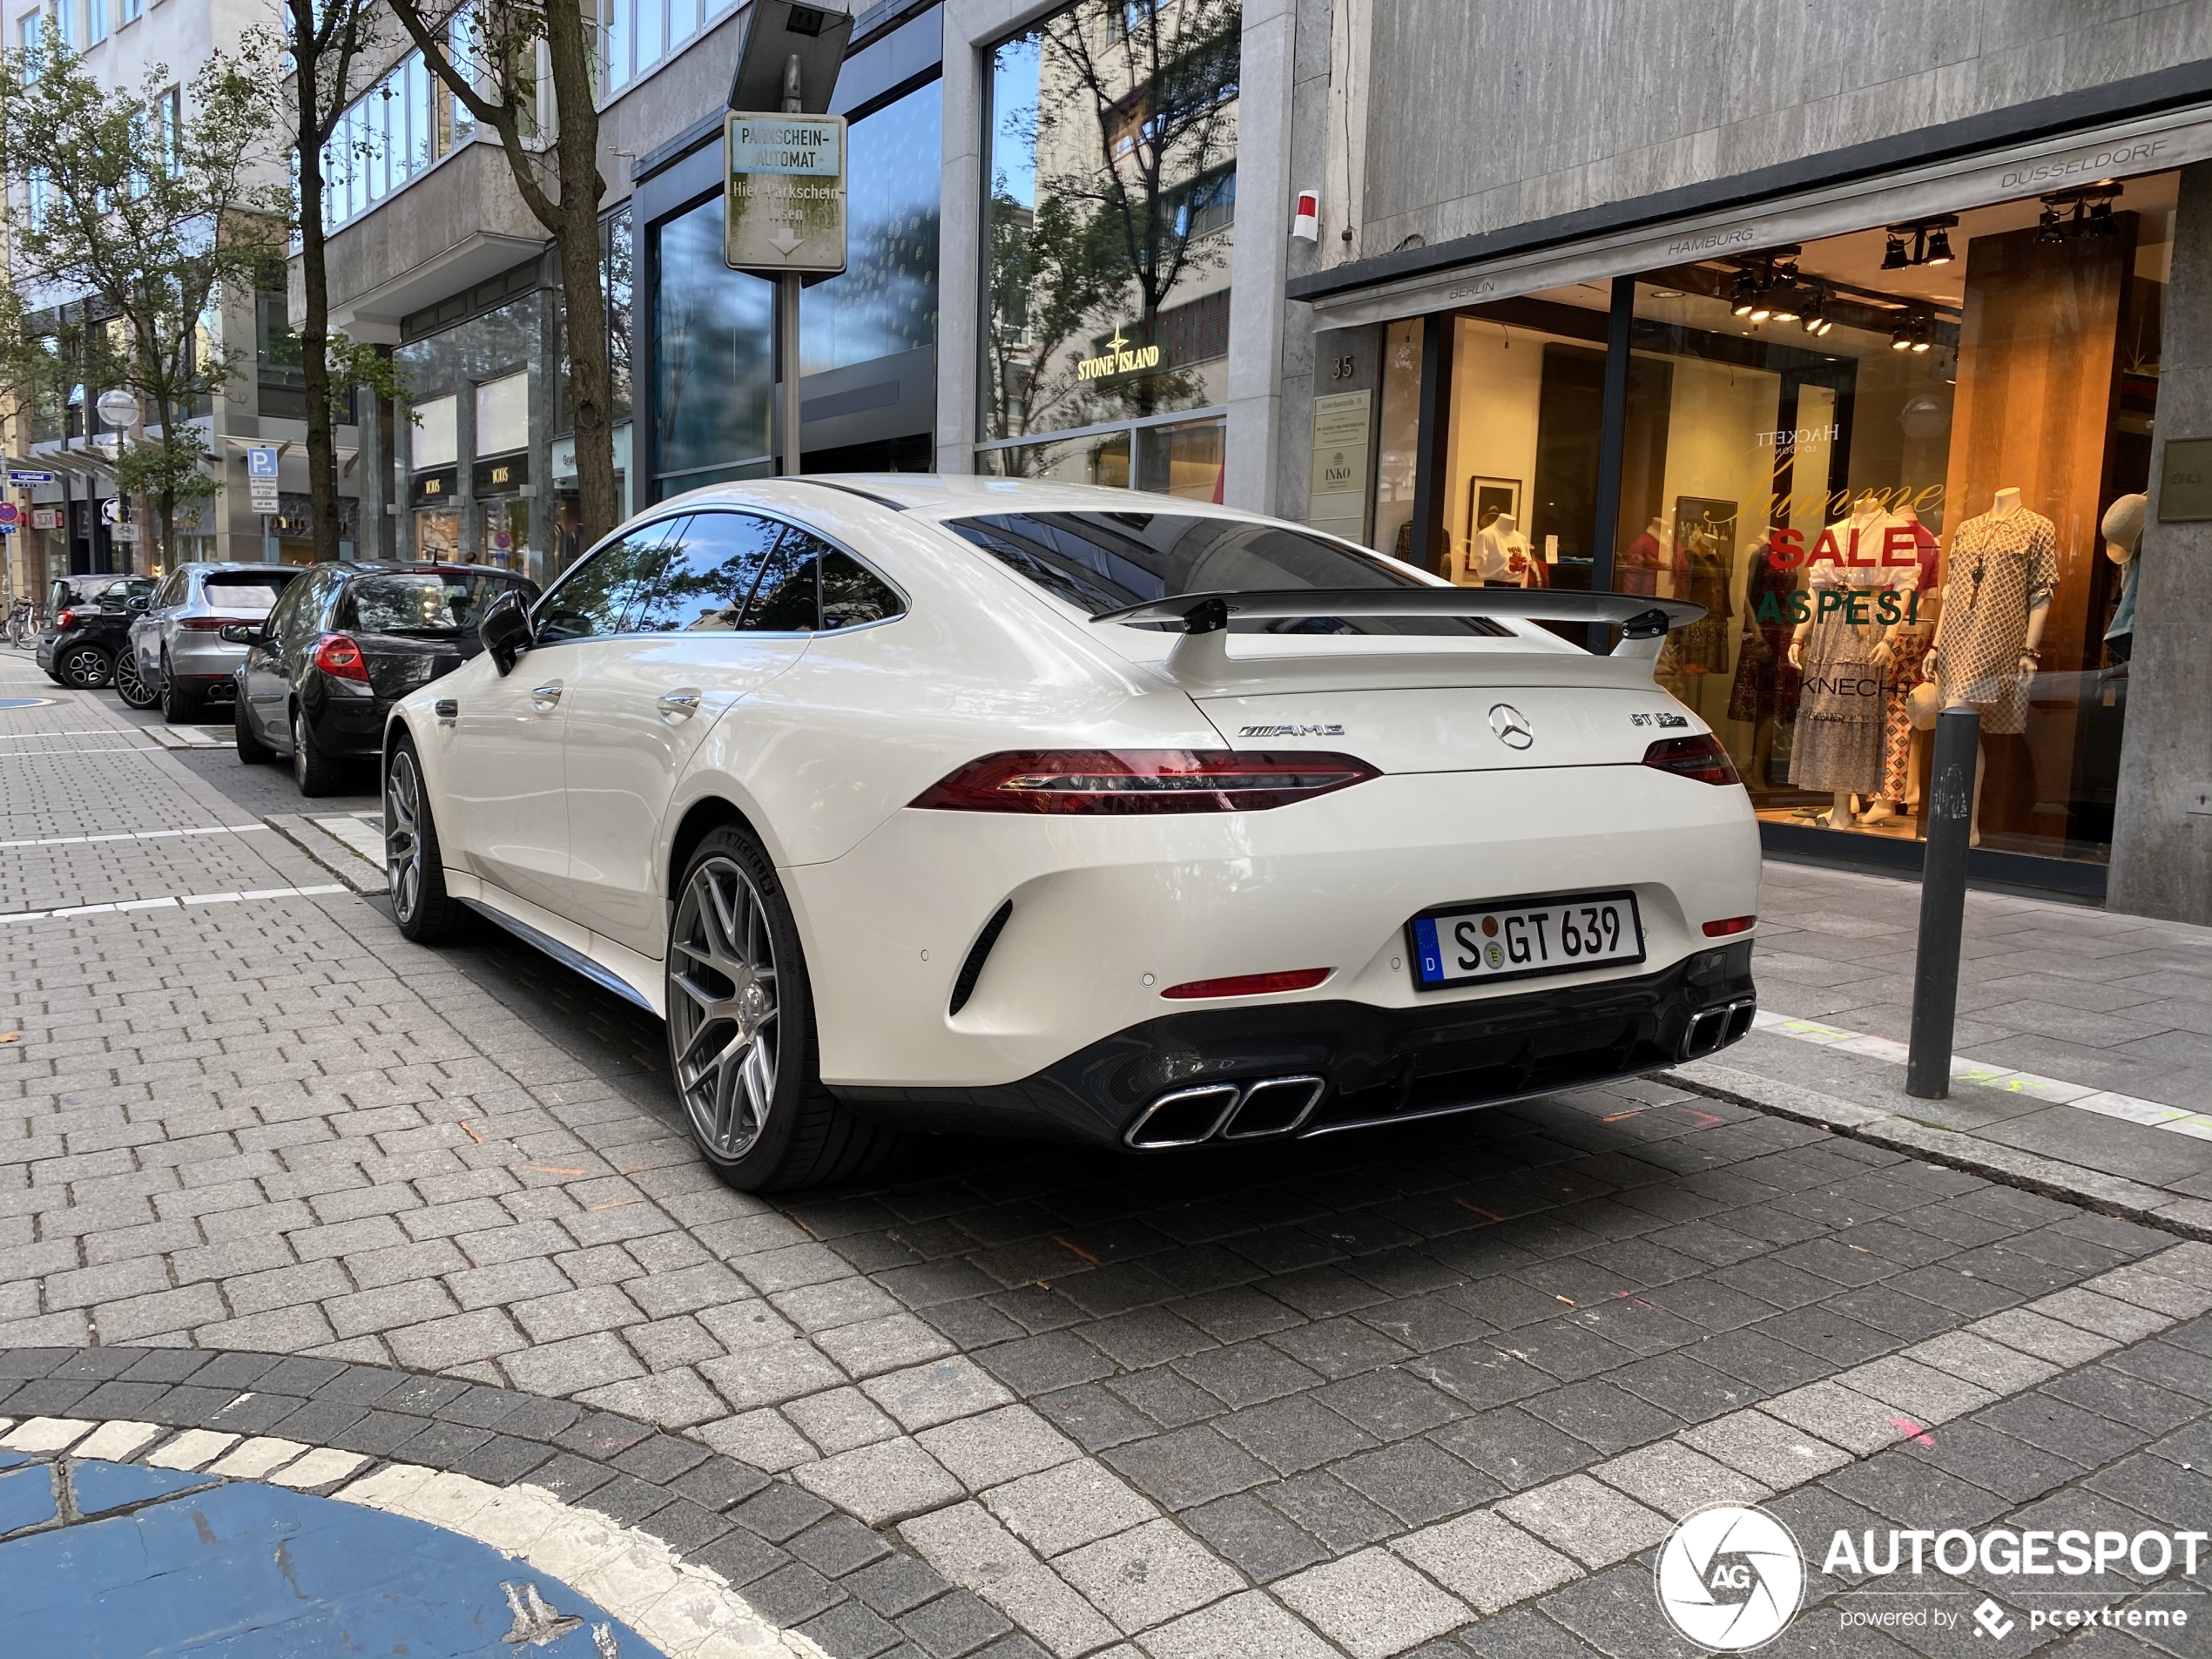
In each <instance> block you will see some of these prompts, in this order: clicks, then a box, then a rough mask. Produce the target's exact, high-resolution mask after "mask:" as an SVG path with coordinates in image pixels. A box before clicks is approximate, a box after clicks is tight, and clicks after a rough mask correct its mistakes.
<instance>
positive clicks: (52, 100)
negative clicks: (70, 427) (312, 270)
mask: <svg viewBox="0 0 2212 1659" xmlns="http://www.w3.org/2000/svg"><path fill="white" fill-rule="evenodd" d="M277 81H278V74H277V68H276V55H275V51H274V49H273V43H272V42H271V41H270V40H269V39H268V37H266V36H265V35H261V34H259V33H255V32H253V31H249V32H248V33H247V34H246V37H243V39H242V40H241V42H240V44H239V47H238V48H237V49H236V50H234V51H216V52H212V53H211V54H209V56H208V57H207V59H206V62H205V63H203V64H201V66H200V68H199V71H198V72H197V73H195V74H194V75H193V76H192V78H191V79H190V80H189V81H188V82H186V83H185V84H184V85H182V86H181V87H177V88H172V85H171V84H170V80H169V72H168V71H167V69H166V68H165V67H164V66H161V65H158V64H157V65H155V66H153V67H152V68H151V69H149V70H148V71H147V72H146V74H145V77H144V78H143V79H142V80H141V82H140V84H138V86H136V87H133V88H125V89H118V90H113V91H109V90H105V89H103V88H102V87H101V86H100V84H98V81H97V80H96V79H95V78H93V77H92V76H91V74H90V73H88V72H87V71H85V69H84V65H83V64H82V63H81V62H80V61H79V60H78V58H77V57H74V56H73V55H72V54H71V53H70V51H68V50H67V49H66V48H65V47H59V46H55V47H51V48H49V47H47V46H45V45H43V44H41V45H36V46H33V47H30V48H29V49H28V50H26V51H16V52H10V53H8V54H6V55H5V56H4V57H0V176H4V178H5V180H6V184H7V186H8V189H9V193H10V197H11V198H12V199H13V200H14V201H15V202H17V203H19V204H21V205H22V206H21V209H20V211H18V212H16V213H15V214H14V215H13V218H14V221H15V222H14V226H13V229H14V234H13V239H12V241H13V246H12V248H11V269H10V282H11V285H12V286H11V288H10V293H9V295H8V299H7V302H6V303H5V305H4V306H0V364H4V374H5V378H6V379H7V380H8V381H10V383H11V384H13V385H15V386H16V387H17V388H19V395H24V396H29V397H31V398H34V399H36V398H40V397H55V396H57V395H58V396H60V397H62V398H66V397H67V396H69V395H71V392H72V391H73V392H74V393H75V395H77V396H78V398H79V399H81V400H82V401H84V403H86V404H87V405H88V406H89V404H90V403H91V401H92V400H93V399H95V398H97V397H98V395H99V393H100V392H102V391H104V390H107V389H109V388H118V387H119V388H124V389H125V390H128V391H130V392H132V394H134V395H136V396H137V398H138V404H139V408H140V410H141V423H140V425H139V427H138V428H137V429H135V430H134V431H133V432H132V434H131V435H129V436H128V437H127V438H125V439H124V440H123V442H122V443H121V446H120V451H119V454H118V475H119V481H123V480H128V481H132V482H125V488H132V487H140V488H144V489H145V490H146V492H147V494H148V495H149V496H150V498H151V500H152V504H153V509H154V514H155V521H156V524H157V527H158V535H159V543H160V549H161V553H162V556H163V558H164V560H165V561H167V560H169V559H171V558H172V556H173V551H174V546H175V529H176V515H177V510H178V509H179V507H180V506H183V505H186V504H189V503H190V502H192V501H194V500H196V499H198V498H199V497H203V496H206V495H208V494H211V493H212V491H213V489H214V483H213V481H212V479H209V478H207V477H206V474H205V472H204V470H203V469H202V465H201V462H202V460H203V457H204V456H205V454H206V434H205V432H204V431H203V430H202V429H201V428H199V427H197V426H195V425H193V424H192V421H193V420H194V417H195V416H197V415H200V414H202V413H203V412H204V411H205V409H206V407H207V406H209V405H210V404H211V402H212V399H214V398H216V397H219V396H220V395H223V394H224V392H225V391H226V389H227V388H229V386H230V383H231V381H232V380H233V376H234V375H235V374H237V373H238V372H239V368H241V366H242V365H243V364H245V363H246V362H247V361H250V358H251V351H250V348H247V347H240V346H239V345H237V344H235V343H233V342H232V341H227V340H226V339H225V338H224V336H223V333H222V330H221V328H220V327H219V325H213V324H212V320H213V319H215V318H216V317H217V316H218V314H219V311H220V309H221V307H222V302H223V297H224V294H225V293H226V290H227V291H229V292H231V293H246V294H250V293H252V292H253V280H254V273H256V271H258V270H259V269H260V267H261V266H263V265H264V264H265V263H266V261H267V260H270V259H271V258H272V257H275V256H278V255H279V254H280V253H281V247H282V240H281V239H282V226H283V225H284V223H285V219H286V218H287V209H288V206H289V202H288V194H289V190H288V186H287V185H286V184H285V183H284V182H283V167H282V161H281V154H280V150H279V149H278V147H277V144H276V142H275V141H274V139H273V120H272V111H271V105H270V89H271V88H273V86H274V85H275V84H277Z"/></svg>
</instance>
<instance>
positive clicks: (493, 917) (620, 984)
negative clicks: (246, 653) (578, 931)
mask: <svg viewBox="0 0 2212 1659" xmlns="http://www.w3.org/2000/svg"><path fill="white" fill-rule="evenodd" d="M461 902H462V903H463V904H465V905H467V906H468V907H469V908H470V909H471V910H473V911H475V913H476V914H478V915H480V916H482V917H483V918H484V919H485V920H486V921H496V922H497V923H498V924H499V925H500V926H501V927H504V928H505V929H506V930H507V931H508V932H509V933H510V934H514V935H515V937H516V938H517V939H519V940H521V941H523V943H524V944H525V945H529V946H531V947H532V948H535V949H537V950H541V951H543V952H544V953H545V954H547V955H548V956H550V957H551V958H552V959H553V960H554V961H556V962H558V963H560V964H561V966H562V967H563V968H568V969H569V970H570V972H572V973H577V974H583V977H584V978H586V979H588V980H590V981H591V982H592V983H593V984H594V985H597V987H598V988H600V989H601V990H604V991H612V992H613V993H614V994H615V995H617V996H618V997H620V998H622V1000H623V1001H625V1002H628V1003H631V1005H633V1006H634V1007H637V1008H643V1009H644V1010H645V1012H646V1013H648V1014H650V1015H653V1016H654V1017H656V1018H658V1017H659V1015H660V1010H659V1009H658V1008H655V1007H654V1006H653V1005H652V1004H651V1002H650V1001H647V1000H646V999H645V995H644V993H643V992H642V991H640V990H638V989H637V987H636V986H634V985H632V984H631V983H630V981H627V980H625V979H624V978H623V977H622V976H621V975H620V974H617V973H616V972H615V971H614V970H613V969H612V968H603V967H601V966H600V965H599V964H598V963H597V962H595V961H592V960H591V959H590V957H589V956H586V955H585V954H583V952H582V951H580V950H577V949H576V948H574V947H572V946H569V945H564V944H563V943H562V942H561V941H559V940H557V939H556V938H554V937H553V936H552V935H551V934H543V933H540V932H539V931H538V930H537V929H536V928H535V927H531V926H530V925H529V923H528V922H526V921H516V920H515V918H514V917H512V916H510V915H508V914H506V913H505V912H503V911H500V910H495V909H494V908H493V907H491V906H490V905H488V904H486V903H485V902H484V901H483V900H481V899H463V900H461Z"/></svg>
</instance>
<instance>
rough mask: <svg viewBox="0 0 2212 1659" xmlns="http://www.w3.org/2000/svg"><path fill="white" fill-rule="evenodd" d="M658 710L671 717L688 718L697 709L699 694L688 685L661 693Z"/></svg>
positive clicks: (695, 712) (696, 711)
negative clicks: (681, 689) (677, 689)
mask: <svg viewBox="0 0 2212 1659" xmlns="http://www.w3.org/2000/svg"><path fill="white" fill-rule="evenodd" d="M660 711H661V712H662V713H663V714H664V715H667V716H669V717H671V718H683V719H688V718H691V716H692V715H694V714H697V713H698V711H699V694H698V692H697V691H691V689H689V688H688V687H687V688H685V690H683V691H668V692H665V693H664V694H663V695H662V697H661V700H660Z"/></svg>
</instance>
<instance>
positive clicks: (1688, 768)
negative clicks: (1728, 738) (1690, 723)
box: [1643, 732, 1743, 784]
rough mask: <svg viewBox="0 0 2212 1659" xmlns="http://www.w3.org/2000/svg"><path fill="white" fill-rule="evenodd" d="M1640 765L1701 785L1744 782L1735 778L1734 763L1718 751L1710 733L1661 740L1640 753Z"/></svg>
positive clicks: (1717, 744)
mask: <svg viewBox="0 0 2212 1659" xmlns="http://www.w3.org/2000/svg"><path fill="white" fill-rule="evenodd" d="M1643 764H1644V765H1647V766H1656V767H1658V768H1659V770H1660V771H1662V772H1673V773H1674V774H1675V775H1676V777H1678V778H1695V779H1697V781H1698V782H1699V783H1701V784H1740V783H1742V782H1743V779H1741V778H1739V777H1737V775H1736V763H1735V762H1734V761H1733V760H1730V759H1729V758H1728V751H1727V750H1725V749H1723V748H1722V747H1721V740H1720V739H1719V738H1716V737H1715V736H1713V735H1712V733H1710V732H1706V733H1704V734H1703V735H1702V736H1699V737H1695V738H1660V739H1659V741H1658V742H1656V743H1655V744H1653V745H1651V746H1650V747H1649V749H1646V750H1645V751H1644V752H1643Z"/></svg>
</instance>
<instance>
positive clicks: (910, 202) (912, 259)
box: [799, 81, 944, 374]
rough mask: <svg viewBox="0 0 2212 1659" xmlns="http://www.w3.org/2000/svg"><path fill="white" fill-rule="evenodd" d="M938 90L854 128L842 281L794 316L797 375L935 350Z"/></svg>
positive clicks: (929, 88) (816, 291)
mask: <svg viewBox="0 0 2212 1659" xmlns="http://www.w3.org/2000/svg"><path fill="white" fill-rule="evenodd" d="M943 114H944V86H943V83H941V82H939V81H931V82H930V83H929V84H927V85H926V86H921V87H917V88H916V89H915V90H914V91H911V92H909V93H907V95H906V96H905V97H904V98H900V99H898V100H897V101H896V102H894V103H892V104H888V105H885V106H884V107H883V108H882V109H880V110H878V111H876V112H875V113H874V114H873V115H871V116H868V117H867V118H866V119H864V120H860V121H855V122H854V123H853V126H852V131H851V135H850V138H849V139H848V141H847V143H848V152H847V156H846V198H845V223H846V249H847V260H846V267H845V273H844V274H843V275H841V276H834V277H832V278H831V279H830V280H828V281H826V282H821V283H817V284H816V285H815V286H814V287H811V288H808V289H807V290H806V293H805V295H804V297H803V298H802V299H801V300H800V301H799V365H800V370H799V372H800V373H801V374H821V373H823V372H824V371H825V370H827V369H833V368H849V367H851V366H852V365H853V364H854V363H864V362H867V361H868V360H869V359H871V358H875V357H888V356H890V355H891V354H893V353H894V352H902V351H913V350H914V349H916V348H917V347H927V346H934V345H935V344H936V343H937V193H938V192H937V185H938V168H937V165H936V162H937V158H938V157H939V156H941V154H943V152H944V138H943Z"/></svg>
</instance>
